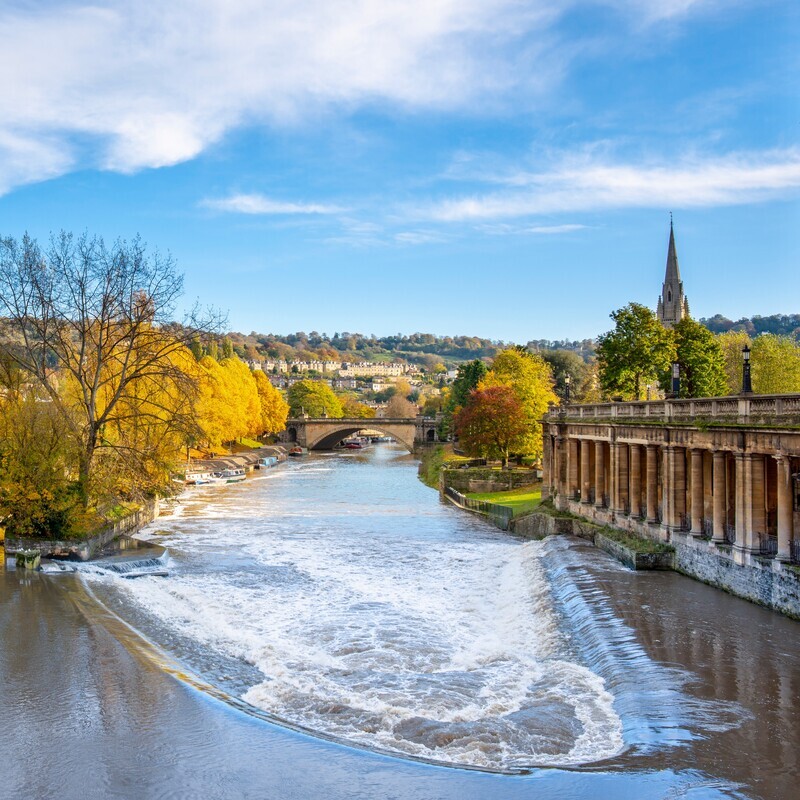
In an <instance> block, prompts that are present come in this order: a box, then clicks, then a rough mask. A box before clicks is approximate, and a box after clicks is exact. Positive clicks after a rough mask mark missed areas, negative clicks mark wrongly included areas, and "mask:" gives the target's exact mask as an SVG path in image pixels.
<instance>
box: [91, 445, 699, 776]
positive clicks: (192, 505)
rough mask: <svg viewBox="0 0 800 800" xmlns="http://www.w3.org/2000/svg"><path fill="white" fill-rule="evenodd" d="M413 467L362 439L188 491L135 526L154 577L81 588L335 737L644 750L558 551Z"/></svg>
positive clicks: (405, 751) (586, 751) (597, 605)
mask: <svg viewBox="0 0 800 800" xmlns="http://www.w3.org/2000/svg"><path fill="white" fill-rule="evenodd" d="M412 469H413V462H411V460H410V459H409V458H408V457H406V456H403V455H402V454H401V453H400V451H398V450H397V449H395V448H391V447H386V446H380V447H376V448H373V449H371V450H370V451H365V452H363V453H361V452H360V453H356V454H349V455H344V454H340V455H329V456H312V457H309V458H307V459H306V460H305V461H302V462H299V463H294V464H288V465H285V466H284V468H282V469H281V470H277V471H272V472H270V473H268V474H267V475H266V476H263V477H259V478H257V479H255V480H248V482H247V483H245V484H240V485H236V486H231V487H227V488H225V489H223V490H220V489H219V488H210V489H202V488H198V489H196V490H194V491H193V492H191V493H189V494H187V495H184V498H183V501H182V504H181V508H180V513H179V514H177V515H175V516H173V517H172V518H167V519H161V520H159V521H158V522H157V523H155V524H154V525H153V526H151V527H150V528H149V529H148V530H147V531H146V532H145V534H146V536H147V537H149V538H150V539H151V540H156V541H159V542H161V543H163V544H168V546H169V548H170V555H171V557H170V573H171V574H170V577H169V578H168V579H167V580H163V579H156V578H147V577H144V578H142V579H141V580H138V581H131V582H127V581H125V582H123V581H120V580H119V575H113V574H112V573H111V572H109V571H106V572H104V573H97V572H94V573H86V576H85V577H86V579H87V580H90V581H91V582H92V583H93V588H94V589H95V591H96V592H97V593H98V594H99V595H101V596H102V597H103V599H105V600H106V602H108V603H110V604H111V605H113V607H114V608H115V610H116V611H117V612H118V613H121V614H122V615H123V616H124V617H126V618H127V619H128V620H130V621H131V622H132V624H134V625H135V626H136V627H138V628H140V629H141V630H143V631H144V632H145V633H146V634H147V635H148V636H149V637H150V638H151V639H153V640H154V641H156V642H157V643H160V644H161V645H162V646H163V647H164V648H165V649H167V650H169V651H170V652H172V653H173V654H174V655H175V656H177V657H178V658H179V659H181V660H183V661H184V663H187V664H188V665H189V666H191V667H193V668H194V669H196V670H197V671H198V672H199V673H200V674H202V675H203V676H204V677H205V678H206V679H207V680H208V681H209V682H211V683H213V684H216V685H219V686H223V687H225V688H226V689H227V690H228V691H231V690H233V691H234V692H235V693H236V694H239V695H240V696H242V697H243V699H244V700H245V701H246V702H247V703H250V704H251V705H253V706H255V707H257V708H259V709H262V710H264V711H265V712H268V713H269V714H272V715H275V716H277V717H279V718H282V719H284V720H287V721H289V722H291V723H294V724H297V725H301V726H303V727H305V728H307V729H311V730H314V731H318V732H320V733H322V734H324V735H326V736H331V737H335V738H338V739H341V740H343V741H348V742H352V743H356V744H359V745H361V746H368V747H374V748H377V749H381V750H387V751H391V752H394V753H397V754H399V755H407V756H412V757H417V758H423V759H428V760H432V761H437V762H446V763H450V764H457V765H467V766H474V767H479V768H485V769H499V770H517V769H521V768H526V767H529V766H533V765H580V764H589V763H593V762H597V761H600V760H603V759H609V758H612V757H614V756H617V755H618V754H619V753H620V752H622V751H623V750H624V749H625V747H626V745H629V744H631V743H632V742H633V743H636V740H637V737H638V738H639V739H640V740H641V741H645V740H648V739H650V738H652V737H653V736H654V735H655V734H653V731H654V730H655V729H656V728H657V727H658V725H659V724H660V723H659V722H653V723H652V724H650V723H648V722H647V721H646V720H645V721H644V722H642V721H641V720H640V719H639V717H637V714H638V712H637V703H636V702H635V701H634V700H633V699H632V698H633V697H634V694H635V692H636V691H638V689H637V688H636V687H633V686H631V685H628V683H626V679H625V672H626V669H628V667H629V666H630V662H628V663H626V661H625V657H624V656H622V657H619V658H609V657H608V654H607V653H605V652H604V647H603V644H602V641H603V640H602V636H603V635H604V633H602V632H598V631H597V630H596V627H597V625H596V623H597V622H598V620H600V621H601V622H602V617H603V608H602V598H601V597H600V598H598V597H595V598H594V599H592V598H591V597H589V598H588V599H587V593H586V592H585V591H584V590H585V588H586V587H583V588H581V587H579V586H578V582H579V580H578V579H579V577H580V576H577V577H576V573H575V570H571V569H569V568H568V567H569V559H568V556H566V555H565V548H562V547H559V546H557V545H556V546H553V544H552V543H550V542H523V541H521V540H518V539H515V538H514V537H511V536H509V535H508V534H504V533H501V532H500V531H497V530H496V529H495V528H493V527H491V526H490V525H488V524H486V523H485V522H484V521H483V520H481V519H478V518H475V517H472V516H470V515H468V514H466V513H464V512H462V511H458V510H456V509H453V508H451V507H448V506H445V505H441V504H439V503H438V502H437V501H436V499H435V496H434V495H433V493H432V492H431V490H429V489H427V488H425V487H424V486H422V485H421V484H419V483H418V482H417V481H416V480H415V479H414V477H413V473H412V472H411V470H412ZM117 572H119V570H117ZM591 592H594V593H595V594H597V593H598V592H599V589H598V587H597V586H594V587H591V591H590V592H588V594H591ZM605 625H606V627H607V628H614V626H616V627H615V630H616V631H617V634H616V635H617V636H618V638H620V639H624V636H625V634H624V626H620V625H619V624H618V622H617V621H615V620H613V619H612V620H606V622H605ZM623 650H624V649H623ZM630 652H633V651H630ZM635 657H636V659H638V661H637V669H639V670H643V669H644V670H649V672H647V675H648V680H650V681H656V682H658V680H659V674H658V670H659V669H660V668H659V667H658V665H655V664H653V663H652V662H649V661H648V660H647V657H646V656H645V655H644V654H643V653H640V652H637V653H635ZM677 692H678V690H676V693H677ZM672 699H673V700H674V696H673V697H672ZM670 713H671V714H672V716H673V717H674V719H672V722H671V723H670V724H671V725H672V729H673V730H675V731H678V730H680V729H681V725H682V724H683V723H682V722H681V720H680V719H679V717H680V713H681V712H680V710H679V708H677V707H675V704H674V703H673V711H671V712H670ZM709 713H711V712H709ZM639 716H642V715H641V714H640V715H639ZM623 717H625V719H623ZM642 719H644V717H642ZM661 722H662V723H663V720H661Z"/></svg>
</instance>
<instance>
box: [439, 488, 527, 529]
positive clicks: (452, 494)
mask: <svg viewBox="0 0 800 800" xmlns="http://www.w3.org/2000/svg"><path fill="white" fill-rule="evenodd" d="M444 493H445V494H446V495H447V496H448V497H449V498H450V499H451V500H452V501H453V502H454V503H455V504H456V505H457V506H461V507H462V508H466V509H469V510H470V511H477V512H478V513H479V514H486V516H487V517H489V518H490V519H491V520H492V522H494V524H495V525H497V527H498V528H501V529H502V530H504V531H507V530H508V526H509V525H510V524H511V519H512V517H513V516H514V509H513V508H510V507H509V506H501V505H499V504H498V503H490V502H489V501H487V500H476V499H475V498H474V497H467V496H466V495H463V494H461V492H459V491H456V490H455V489H453V487H452V486H446V487H445V490H444Z"/></svg>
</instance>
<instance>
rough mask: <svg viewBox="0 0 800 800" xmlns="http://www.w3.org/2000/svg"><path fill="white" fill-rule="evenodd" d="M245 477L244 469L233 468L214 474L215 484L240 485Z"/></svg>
mask: <svg viewBox="0 0 800 800" xmlns="http://www.w3.org/2000/svg"><path fill="white" fill-rule="evenodd" d="M246 477H247V475H246V473H245V471H244V469H242V468H241V467H235V468H233V469H223V470H220V471H219V472H215V473H214V478H215V481H214V482H215V483H240V482H241V481H243V480H245V478H246Z"/></svg>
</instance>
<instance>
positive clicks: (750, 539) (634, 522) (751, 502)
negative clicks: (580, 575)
mask: <svg viewBox="0 0 800 800" xmlns="http://www.w3.org/2000/svg"><path fill="white" fill-rule="evenodd" d="M798 438H800V437H798ZM750 439H752V441H750ZM776 442H777V444H778V445H780V444H782V442H781V438H780V437H775V436H773V437H771V438H770V437H765V436H763V435H758V436H755V437H749V438H748V437H747V436H745V435H744V434H742V432H741V431H729V432H726V433H725V434H724V435H721V434H719V433H716V434H714V435H711V434H708V433H707V432H703V431H700V430H694V431H693V430H691V429H689V430H685V429H684V430H681V431H678V432H676V431H674V430H673V431H669V430H668V429H659V428H653V427H651V428H648V429H644V430H643V429H642V428H640V427H639V426H635V427H633V426H614V425H597V424H587V425H582V424H570V423H568V422H567V423H564V422H561V423H560V424H559V423H550V424H546V425H545V437H544V445H545V447H544V472H545V478H544V479H545V494H549V495H550V496H551V497H553V498H554V499H555V501H556V505H557V507H559V508H562V509H565V510H571V511H573V512H574V513H578V514H581V515H583V516H588V517H590V518H593V519H596V520H598V521H601V522H608V523H613V524H619V522H620V521H621V520H626V521H627V524H626V525H625V527H628V528H631V529H636V528H642V529H643V530H645V531H647V533H648V534H649V535H652V533H653V532H654V531H655V532H658V535H659V536H660V538H663V539H666V540H668V539H670V538H671V537H672V536H673V535H674V534H678V533H684V534H686V535H687V536H688V535H691V536H694V537H697V538H698V539H707V540H710V541H711V542H714V543H716V544H718V545H720V546H723V547H724V546H727V545H732V546H733V547H734V548H736V549H738V550H742V551H746V552H750V553H760V554H762V555H770V556H777V557H778V558H779V559H782V560H790V559H791V557H792V555H793V554H794V556H795V559H796V558H797V557H798V554H800V542H794V540H795V539H798V540H800V497H799V496H798V494H799V493H800V482H799V481H800V449H796V448H794V446H792V448H791V450H790V452H789V453H787V452H783V451H781V450H780V449H776V448H775V444H776ZM759 444H761V445H762V451H761V452H759V450H758V445H759ZM754 445H755V448H754ZM792 445H794V442H792Z"/></svg>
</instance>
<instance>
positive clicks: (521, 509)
mask: <svg viewBox="0 0 800 800" xmlns="http://www.w3.org/2000/svg"><path fill="white" fill-rule="evenodd" d="M467 497H472V498H474V499H475V500H486V501H487V502H488V503H497V504H498V505H501V506H508V507H509V508H512V509H514V516H515V517H518V516H519V515H520V514H527V513H528V512H529V511H534V510H535V509H536V507H537V506H538V505H539V503H541V502H542V486H541V484H537V485H536V486H521V487H520V488H519V489H511V490H510V491H508V492H470V493H469V494H468V495H467Z"/></svg>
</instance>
